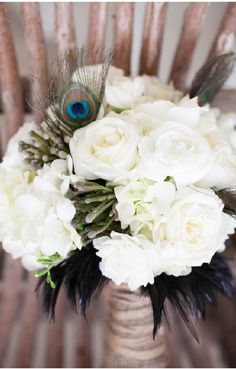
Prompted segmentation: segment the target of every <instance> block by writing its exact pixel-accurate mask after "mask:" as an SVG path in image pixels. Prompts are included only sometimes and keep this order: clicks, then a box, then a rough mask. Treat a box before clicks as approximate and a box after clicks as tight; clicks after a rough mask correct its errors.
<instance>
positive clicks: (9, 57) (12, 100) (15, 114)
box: [0, 3, 23, 143]
mask: <svg viewBox="0 0 236 369" xmlns="http://www.w3.org/2000/svg"><path fill="white" fill-rule="evenodd" d="M0 70H1V73H0V82H1V99H2V104H3V110H4V113H5V127H4V132H3V134H4V141H5V142H4V143H6V142H7V140H8V139H9V138H10V137H11V136H12V135H13V134H14V133H15V132H16V131H17V129H18V127H19V126H20V125H21V123H22V112H23V103H22V94H21V85H20V78H19V73H18V66H17V60H16V54H15V48H14V43H13V37H12V33H11V30H10V25H9V21H8V16H7V11H6V8H5V5H4V4H3V3H0Z"/></svg>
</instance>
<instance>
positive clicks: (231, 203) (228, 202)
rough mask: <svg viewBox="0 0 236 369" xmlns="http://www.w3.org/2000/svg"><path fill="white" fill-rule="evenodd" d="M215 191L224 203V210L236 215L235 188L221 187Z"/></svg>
mask: <svg viewBox="0 0 236 369" xmlns="http://www.w3.org/2000/svg"><path fill="white" fill-rule="evenodd" d="M214 190H215V189H214ZM215 192H216V194H217V195H218V196H219V198H220V199H221V200H222V201H223V203H224V212H225V213H227V214H229V215H231V216H236V188H235V187H231V188H223V189H222V190H215Z"/></svg>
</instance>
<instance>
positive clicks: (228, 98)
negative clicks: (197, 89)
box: [211, 90, 236, 113]
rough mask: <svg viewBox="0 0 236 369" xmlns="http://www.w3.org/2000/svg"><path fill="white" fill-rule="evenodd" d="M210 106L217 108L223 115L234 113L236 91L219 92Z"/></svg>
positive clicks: (235, 110)
mask: <svg viewBox="0 0 236 369" xmlns="http://www.w3.org/2000/svg"><path fill="white" fill-rule="evenodd" d="M211 105H212V106H213V107H217V108H219V109H220V110H221V111H223V112H225V113H227V112H230V111H233V112H235V113H236V91H235V90H221V91H220V92H218V94H217V95H216V97H215V98H214V100H213V101H212V104H211Z"/></svg>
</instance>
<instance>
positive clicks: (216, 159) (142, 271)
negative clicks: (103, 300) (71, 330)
mask: <svg viewBox="0 0 236 369" xmlns="http://www.w3.org/2000/svg"><path fill="white" fill-rule="evenodd" d="M105 98H106V103H108V104H109V106H111V107H112V111H110V112H109V113H108V114H106V115H105V116H104V117H102V119H100V120H98V121H96V122H94V123H91V124H90V125H88V126H87V127H85V128H82V129H79V130H77V131H76V132H75V133H74V136H73V138H72V139H71V141H70V150H71V155H72V158H73V162H74V167H75V172H76V174H77V175H78V177H80V178H81V179H82V180H83V179H87V180H92V179H93V180H95V179H104V180H106V181H109V182H110V184H112V185H113V186H114V191H115V195H116V198H117V205H116V211H117V215H118V219H119V221H120V222H121V225H122V228H123V229H124V233H117V232H112V233H111V235H110V237H109V236H105V237H100V238H97V239H95V240H94V242H93V243H94V247H95V248H97V249H98V253H97V255H98V256H99V257H100V258H101V262H100V268H101V271H102V273H103V274H104V275H105V276H107V277H108V278H110V279H112V280H113V281H114V282H115V283H116V284H120V283H127V284H128V285H129V287H130V289H136V288H138V287H140V286H145V285H147V283H153V280H154V277H155V276H157V275H160V274H161V273H163V272H164V273H167V274H171V275H175V276H179V275H185V274H188V273H190V272H191V268H192V267H194V266H201V265H202V264H203V263H209V262H210V261H211V258H212V257H213V255H214V254H215V253H216V252H220V251H223V249H224V242H225V240H226V239H227V237H228V234H231V233H233V232H234V228H235V226H236V222H235V220H234V219H233V218H231V217H230V216H229V215H227V214H225V213H223V203H222V201H221V200H220V199H219V198H218V196H217V195H216V194H215V192H214V191H213V190H212V189H211V188H212V187H217V188H218V189H221V188H225V187H232V186H234V185H236V151H235V149H236V138H235V135H236V133H235V131H234V127H235V126H236V115H234V114H232V113H230V114H227V115H222V114H220V112H219V111H218V110H217V109H211V108H210V107H209V106H204V107H199V105H198V103H197V98H194V99H189V97H188V96H186V97H184V98H181V95H180V93H179V92H178V91H175V90H174V89H173V87H172V86H166V85H163V84H161V82H159V80H158V79H157V78H155V77H147V76H142V77H137V78H130V77H124V75H123V73H122V71H120V70H117V69H115V68H112V70H111V71H110V73H109V75H108V82H107V85H106V92H105ZM125 232H126V233H125ZM129 232H130V233H129Z"/></svg>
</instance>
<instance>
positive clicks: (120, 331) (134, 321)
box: [104, 283, 168, 368]
mask: <svg viewBox="0 0 236 369" xmlns="http://www.w3.org/2000/svg"><path fill="white" fill-rule="evenodd" d="M107 307H108V322H107V333H106V349H105V362H104V365H105V367H106V368H121V367H126V368H133V367H136V368H139V367H142V368H145V367H146V368H153V367H156V368H158V367H159V368H165V367H167V363H168V360H167V349H166V344H165V337H164V329H163V328H161V329H159V331H158V332H157V335H156V338H155V340H153V337H152V333H151V332H152V329H153V316H152V309H151V305H150V300H149V299H148V298H146V297H142V296H140V295H139V293H138V292H136V291H135V292H132V291H130V290H129V289H128V288H127V287H126V286H125V285H121V286H119V287H118V286H115V285H114V284H113V283H110V286H109V295H108V306H107Z"/></svg>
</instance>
